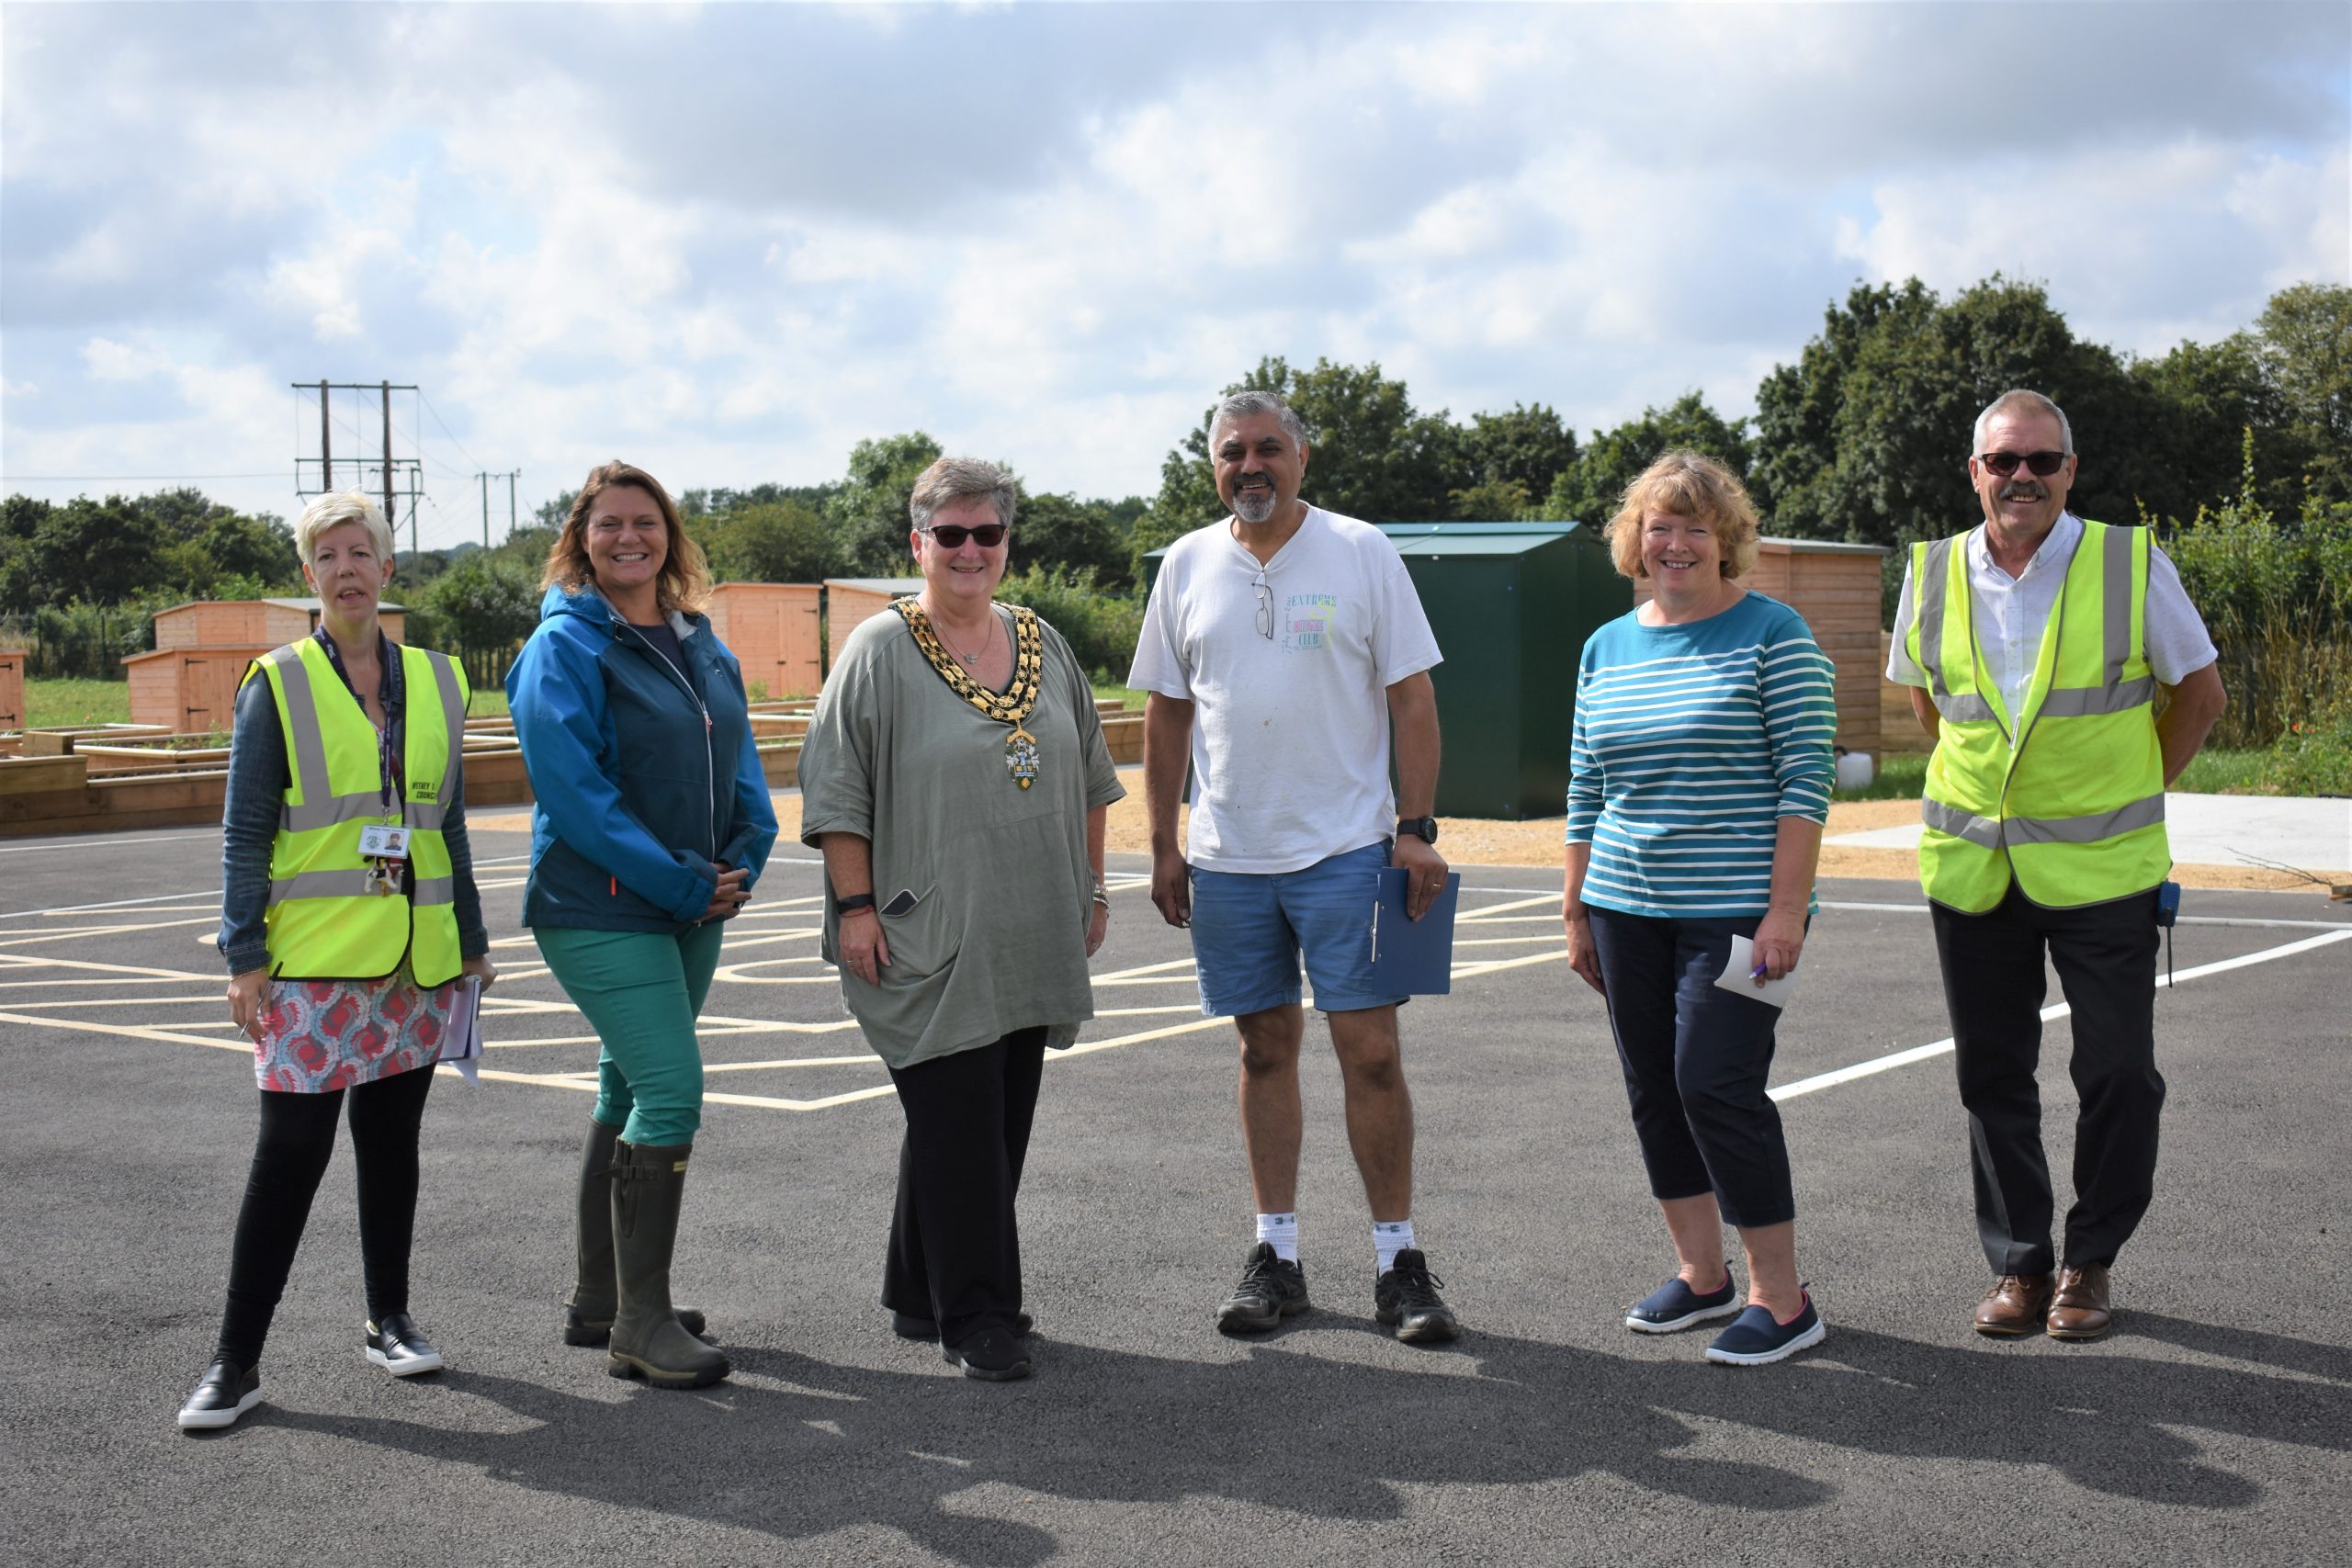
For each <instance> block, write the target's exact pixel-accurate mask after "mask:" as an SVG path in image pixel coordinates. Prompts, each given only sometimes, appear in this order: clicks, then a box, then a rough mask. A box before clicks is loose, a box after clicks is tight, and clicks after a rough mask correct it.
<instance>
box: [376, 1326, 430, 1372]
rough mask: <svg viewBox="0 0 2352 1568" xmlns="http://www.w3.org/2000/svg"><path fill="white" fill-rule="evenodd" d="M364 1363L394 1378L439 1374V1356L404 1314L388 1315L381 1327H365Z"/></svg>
mask: <svg viewBox="0 0 2352 1568" xmlns="http://www.w3.org/2000/svg"><path fill="white" fill-rule="evenodd" d="M368 1359H369V1360H371V1361H373V1362H375V1363H376V1365H378V1366H379V1367H381V1368H383V1369H384V1370H385V1371H388V1372H390V1373H391V1374H392V1376H394V1377H396V1378H413V1377H415V1376H416V1375H418V1374H419V1373H421V1372H437V1371H440V1370H441V1352H440V1351H438V1350H435V1348H433V1344H432V1341H430V1340H428V1339H426V1338H425V1337H424V1334H423V1333H422V1332H420V1331H419V1330H418V1328H417V1326H416V1320H415V1319H414V1318H413V1317H411V1316H409V1314H406V1313H404V1312H388V1313H386V1314H384V1321H383V1322H382V1323H380V1324H378V1323H373V1322H371V1323H369V1324H368Z"/></svg>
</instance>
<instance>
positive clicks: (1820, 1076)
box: [1766, 931, 2352, 1100]
mask: <svg viewBox="0 0 2352 1568" xmlns="http://www.w3.org/2000/svg"><path fill="white" fill-rule="evenodd" d="M2346 941H2352V931H2334V932H2330V933H2329V934H2328V935H2326V936H2312V937H2305V938H2304V939H2303V940H2302V941H2301V942H2289V943H2287V944H2286V945H2285V946H2283V947H2267V948H2265V949H2263V950H2262V951H2261V952H2259V953H2245V954H2243V955H2242V956H2240V957H2236V958H2224V959H2222V960H2220V961H2218V962H2216V963H2212V964H2199V965H2198V966H2197V967H2196V968H2194V969H2183V970H2182V971H2181V972H2180V973H2179V974H2177V975H2175V976H2172V978H2171V981H2170V984H2171V985H2174V986H2177V985H2179V984H2180V983H2181V982H2182V981H2184V980H2201V979H2203V978H2204V977H2205V976H2208V975H2221V974H2225V973H2227V972H2228V971H2230V970H2232V969H2244V968H2246V967H2247V966H2249V965H2251V964H2268V963H2270V962H2272V961H2273V960H2274V959H2279V958H2290V957H2292V956H2294V955H2295V954H2296V953H2309V952H2311V951H2312V950H2313V949H2314V948H2321V947H2327V946H2330V945H2332V944H2334V943H2335V942H2346ZM2157 984H2158V985H2160V986H2162V985H2165V982H2164V981H2158V982H2157ZM2072 1011H2074V1009H2073V1008H2071V1007H2069V1006H2067V1005H2066V1004H2065V1003H2064V1002H2060V1003H2058V1004H2056V1005H2055V1006H2052V1007H2046V1008H2043V1009H2042V1010H2041V1020H2042V1021H2043V1022H2044V1023H2047V1022H2049V1021H2051V1020H2052V1019H2055V1018H2064V1017H2065V1016H2066V1015H2067V1014H2068V1013H2070V1012H2072ZM1951 1048H1952V1041H1951V1036H1950V1035H1946V1036H1945V1037H1944V1038H1943V1039H1941V1040H1936V1041H1930V1042H1929V1043H1927V1044H1925V1045H1914V1046H1913V1047H1911V1049H1909V1050H1908V1051H1896V1052H1894V1053H1893V1054H1891V1055H1884V1056H1875V1057H1872V1058H1871V1060H1869V1061H1867V1062H1857V1063H1855V1064H1854V1065H1853V1066H1850V1067H1839V1068H1838V1069H1837V1070H1836V1071H1835V1072H1827V1073H1816V1074H1815V1075H1814V1076H1813V1077H1809V1078H1799V1079H1798V1080H1797V1081H1796V1082H1794V1083H1792V1084H1782V1085H1781V1087H1780V1088H1779V1089H1769V1090H1767V1091H1766V1092H1767V1093H1768V1094H1769V1095H1770V1098H1771V1099H1773V1100H1794V1099H1795V1098H1796V1097H1797V1096H1799V1095H1801V1094H1813V1093H1815V1092H1817V1091H1819V1090H1821V1089H1834V1088H1836V1087H1837V1086H1838V1085H1839V1084H1841V1083H1851V1082H1853V1081H1854V1080H1855V1079H1856V1078H1866V1077H1871V1076H1872V1075H1873V1074H1877V1073H1885V1072H1892V1071H1894V1069H1895V1068H1896V1067H1907V1066H1910V1065H1911V1064H1912V1063H1914V1062H1924V1061H1927V1060H1928V1059H1929V1058H1931V1057H1935V1056H1940V1055H1945V1054H1946V1053H1947V1052H1949V1051H1951Z"/></svg>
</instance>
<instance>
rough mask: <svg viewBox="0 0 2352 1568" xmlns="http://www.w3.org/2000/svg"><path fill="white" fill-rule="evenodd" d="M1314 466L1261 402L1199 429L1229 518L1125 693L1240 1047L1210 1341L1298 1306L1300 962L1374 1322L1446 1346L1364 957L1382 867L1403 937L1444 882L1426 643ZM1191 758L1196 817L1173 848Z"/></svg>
mask: <svg viewBox="0 0 2352 1568" xmlns="http://www.w3.org/2000/svg"><path fill="white" fill-rule="evenodd" d="M1307 455H1308V447H1307V440H1306V427H1305V426H1304V424H1302V423H1300V421H1299V418H1298V415H1297V414H1296V413H1295V412H1293V411H1292V410H1291V408H1290V407H1289V405H1288V404H1286V403H1284V402H1283V400H1282V399H1280V398H1278V397H1276V396H1274V395H1273V394H1272V393H1271V392H1238V393H1236V394H1234V395H1233V396H1231V397H1228V398H1227V399H1226V400H1225V401H1224V402H1222V403H1221V404H1219V405H1218V407H1217V409H1216V412H1215V413H1214V414H1213V415H1212V416H1211V419H1210V422H1209V456H1210V459H1211V461H1212V462H1213V464H1214V465H1215V467H1216V489H1217V495H1218V496H1219V498H1220V499H1222V500H1223V501H1224V502H1225V503H1226V504H1227V506H1229V507H1231V508H1232V509H1233V511H1232V514H1231V515H1230V516H1228V517H1227V518H1225V519H1224V520H1223V521H1221V522H1218V523H1216V524H1213V525H1210V526H1208V527H1205V528H1201V529H1198V530H1195V531H1194V532H1193V533H1191V534H1187V535H1185V536H1183V537H1182V538H1181V539H1179V540H1177V541H1176V543H1175V544H1174V545H1172V546H1170V547H1169V550H1168V554H1167V556H1166V558H1164V560H1163V561H1162V563H1161V566H1160V569H1159V580H1158V581H1157V582H1156V583H1155V584H1154V586H1153V588H1152V592H1151V602H1150V605H1149V607H1148V610H1147V611H1146V613H1145V615H1144V626H1143V636H1142V637H1141V639H1140V641H1139V642H1138V643H1137V644H1136V659H1135V668H1134V669H1133V671H1130V672H1129V674H1128V676H1127V682H1128V683H1129V684H1130V685H1134V686H1139V687H1141V688H1143V689H1144V690H1145V691H1147V692H1148V693H1149V694H1150V697H1149V700H1148V703H1147V705H1146V707H1145V716H1144V794H1145V800H1146V803H1147V806H1148V810H1149V815H1150V819H1151V848H1152V872H1151V897H1152V902H1153V903H1155V904H1157V905H1158V906H1159V912H1160V913H1161V915H1163V916H1164V917H1166V919H1167V920H1168V922H1169V923H1170V925H1174V926H1190V927H1191V929H1192V932H1193V959H1194V967H1195V969H1196V970H1197V972H1198V975H1199V979H1200V987H1201V1009H1202V1010H1203V1011H1204V1012H1206V1013H1209V1014H1212V1015H1222V1014H1230V1015H1232V1017H1233V1020H1234V1022H1235V1025H1236V1026H1237V1028H1238V1030H1239V1032H1240V1035H1241V1093H1240V1098H1241V1132H1242V1142H1243V1144H1244V1145H1245V1147H1246V1149H1247V1152H1248V1156H1249V1161H1250V1186H1251V1188H1252V1190H1253V1192H1254V1194H1255V1197H1256V1200H1257V1205H1258V1243H1257V1245H1256V1246H1255V1247H1253V1248H1252V1249H1251V1250H1250V1257H1249V1258H1248V1260H1247V1261H1246V1263H1245V1264H1244V1267H1243V1272H1242V1277H1241V1282H1240V1283H1239V1284H1238V1286H1236V1287H1235V1289H1234V1291H1233V1292H1232V1294H1231V1295H1229V1296H1228V1297H1227V1299H1226V1300H1225V1302H1224V1303H1223V1304H1222V1305H1220V1306H1219V1307H1218V1309H1217V1326H1218V1327H1220V1328H1222V1329H1224V1330H1225V1331H1226V1332H1227V1333H1229V1334H1238V1333H1251V1332H1260V1331H1263V1330H1266V1329H1270V1328H1272V1327H1273V1326H1275V1325H1277V1324H1278V1323H1280V1322H1281V1320H1282V1319H1283V1317H1286V1316H1288V1315H1290V1314H1293V1313H1297V1312H1303V1311H1305V1310H1306V1305H1307V1300H1306V1271H1305V1269H1303V1268H1302V1267H1301V1266H1300V1264H1299V1261H1298V1215H1297V1213H1296V1195H1297V1187H1298V1151H1299V1143H1300V1139H1301V1137H1302V1133H1303V1122H1302V1116H1301V1112H1300V1110H1299V1097H1298V1054H1299V1045H1300V1043H1301V1041H1302V1040H1303V1038H1304V1037H1305V1033H1306V1016H1305V1014H1304V1013H1303V1012H1302V1011H1301V1009H1300V1001H1301V991H1300V987H1299V965H1300V962H1301V960H1302V959H1304V961H1305V964H1306V976H1307V978H1308V980H1309V981H1310V982H1311V983H1312V984H1313V986H1314V992H1315V1005H1316V1007H1317V1009H1318V1010H1321V1011H1322V1012H1324V1013H1325V1014H1326V1015H1327V1016H1328V1018H1329V1022H1330V1027H1331V1044H1332V1048H1333V1050H1334V1051H1335V1052H1336V1054H1337V1055H1338V1056H1339V1059H1340V1081H1341V1084H1342V1086H1343V1089H1344V1092H1345V1095H1346V1100H1347V1121H1348V1139H1349V1142H1350V1144H1351V1145H1352V1146H1353V1148H1354V1151H1355V1158H1356V1168H1357V1170H1358V1172H1359V1173H1360V1174H1361V1175H1362V1176H1363V1184H1364V1195H1365V1197H1366V1199H1367V1200H1368V1201H1369V1202H1370V1205H1371V1208H1372V1218H1373V1227H1372V1229H1373V1251H1374V1268H1373V1277H1374V1284H1373V1304H1374V1315H1375V1316H1376V1317H1377V1318H1378V1319H1379V1321H1380V1322H1381V1323H1383V1324H1385V1325H1391V1326H1393V1327H1394V1328H1395V1329H1396V1332H1397V1337H1398V1338H1399V1339H1405V1340H1410V1341H1415V1342H1422V1343H1429V1342H1437V1341H1442V1340H1448V1339H1452V1338H1453V1337H1454V1336H1455V1335H1456V1334H1457V1333H1459V1332H1460V1328H1459V1325H1457V1324H1456V1322H1455V1320H1454V1317H1453V1313H1451V1312H1450V1311H1448V1310H1447V1308H1446V1305H1445V1303H1444V1302H1443V1301H1442V1299H1441V1298H1440V1297H1439V1295H1438V1293H1437V1286H1436V1282H1435V1281H1434V1280H1432V1279H1431V1277H1430V1271H1429V1263H1428V1260H1427V1258H1425V1257H1424V1256H1423V1255H1422V1252H1421V1250H1420V1249H1419V1247H1416V1246H1415V1245H1414V1236H1413V1222H1412V1196H1413V1101H1412V1096H1411V1094H1410V1093H1409V1091H1408V1089H1406V1087H1405V1075H1404V1067H1403V1065H1402V1061H1401V1058H1400V1055H1399V1049H1398V1043H1397V1004H1398V1003H1399V1002H1401V1001H1402V1000H1404V998H1402V997H1399V996H1396V995H1393V994H1392V995H1382V994H1380V992H1379V990H1378V988H1377V987H1376V984H1375V982H1374V981H1373V979H1372V977H1371V975H1370V969H1369V965H1370V959H1371V953H1370V944H1369V942H1368V941H1367V940H1366V929H1367V919H1366V917H1367V915H1368V913H1369V910H1370V905H1371V901H1372V898H1373V896H1374V883H1375V880H1376V873H1377V872H1378V870H1379V869H1380V868H1381V867H1383V866H1388V865H1396V866H1400V867H1403V868H1404V869H1405V870H1406V871H1407V872H1408V892H1407V897H1406V908H1407V911H1408V913H1409V914H1410V915H1411V916H1412V917H1413V918H1414V919H1419V918H1420V916H1421V915H1422V914H1423V913H1424V912H1425V911H1426V910H1427V909H1428V908H1429V906H1430V902H1431V901H1432V900H1433V899H1434V898H1435V897H1437V895H1438V893H1439V891H1440V890H1441V889H1442V887H1443V886H1444V885H1445V876H1446V867H1445V861H1444V859H1443V858H1442V856H1440V855H1439V854H1438V852H1437V849H1436V842H1437V819H1436V818H1434V817H1433V816H1431V815H1430V812H1431V811H1432V809H1433V808H1434V806H1435V802H1436V795H1437V768H1438V724H1437V697H1436V694H1435V692H1434V690H1433V689H1432V688H1431V686H1430V677H1429V671H1430V667H1431V666H1432V665H1434V664H1436V663H1437V662H1438V650H1437V639H1436V638H1435V637H1432V636H1431V635H1430V626H1429V620H1428V618H1427V617H1426V616H1424V615H1422V614H1421V604H1420V600H1419V597H1418V596H1417V595H1416V594H1415V593H1414V592H1413V583H1412V579H1411V578H1410V577H1408V575H1407V573H1406V570H1405V563H1404V560H1403V558H1400V557H1399V556H1398V555H1397V547H1396V546H1395V545H1393V544H1391V543H1389V541H1388V538H1387V536H1385V535H1384V534H1382V533H1381V532H1380V531H1379V530H1378V529H1376V528H1373V527H1370V526H1368V525H1364V524H1363V523H1359V522H1356V521H1355V520H1354V519H1352V518H1348V517H1340V516H1336V515H1334V514H1332V513H1328V512H1325V511H1323V510H1321V509H1320V508H1317V507H1312V506H1309V505H1307V504H1306V502H1304V501H1302V500H1300V499H1299V487H1300V485H1301V483H1302V482H1303V481H1304V479H1306V462H1307ZM1392 725H1393V727H1394V735H1395V741H1396V758H1397V780H1398V787H1397V790H1396V791H1395V792H1393V793H1392V791H1391V789H1390V787H1389V773H1388V760H1389V742H1390V736H1391V728H1392ZM1188 761H1189V763H1190V765H1191V770H1192V775H1193V814H1192V823H1191V831H1190V834H1189V841H1188V842H1187V843H1183V844H1180V843H1179V841H1178V839H1177V832H1176V806H1177V802H1178V800H1179V799H1180V798H1181V797H1182V794H1183V791H1184V778H1185V769H1186V764H1187V762H1188ZM1400 805H1401V807H1402V810H1403V813H1404V815H1403V817H1402V818H1401V819H1400V818H1399V817H1398V815H1397V812H1398V808H1399V807H1400Z"/></svg>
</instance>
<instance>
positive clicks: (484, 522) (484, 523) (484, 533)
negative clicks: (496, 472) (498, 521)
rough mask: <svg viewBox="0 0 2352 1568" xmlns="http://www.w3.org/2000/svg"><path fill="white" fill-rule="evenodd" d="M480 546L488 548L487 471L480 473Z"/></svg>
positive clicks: (488, 491) (488, 477)
mask: <svg viewBox="0 0 2352 1568" xmlns="http://www.w3.org/2000/svg"><path fill="white" fill-rule="evenodd" d="M481 547H482V548H483V549H488V548H490V475H489V474H488V473H484V474H482V475H481Z"/></svg>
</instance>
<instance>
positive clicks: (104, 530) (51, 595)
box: [27, 495, 170, 605]
mask: <svg viewBox="0 0 2352 1568" xmlns="http://www.w3.org/2000/svg"><path fill="white" fill-rule="evenodd" d="M169 542H170V536H169V535H168V534H166V533H165V531H164V527H163V525H161V524H159V523H158V522H157V521H156V520H155V518H154V517H153V514H151V513H148V512H147V511H146V510H145V509H144V508H142V507H141V506H139V505H137V504H135V503H134V502H129V501H126V500H124V499H123V498H122V497H121V496H119V495H110V496H108V497H107V498H106V500H104V501H102V502H100V501H92V500H90V499H89V498H88V497H87V496H77V497H75V498H74V500H72V501H69V502H66V503H65V504H63V505H62V506H52V507H50V508H49V509H48V512H47V513H46V514H45V515H43V516H42V517H41V518H40V521H39V522H38V524H37V525H35V526H34V529H33V534H32V538H31V541H30V549H29V551H28V563H27V564H28V570H30V572H31V574H32V579H33V581H34V583H35V585H36V586H35V592H38V593H40V597H41V602H42V603H44V604H55V605H65V604H73V603H74V601H75V600H80V601H82V602H83V603H85V604H120V603H121V602H122V601H124V600H126V599H130V598H133V597H136V596H137V595H138V594H139V593H141V592H142V591H144V590H147V589H151V588H154V587H158V586H162V585H164V581H165V580H164V564H165V563H164V547H165V545H166V544H168V543H169Z"/></svg>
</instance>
